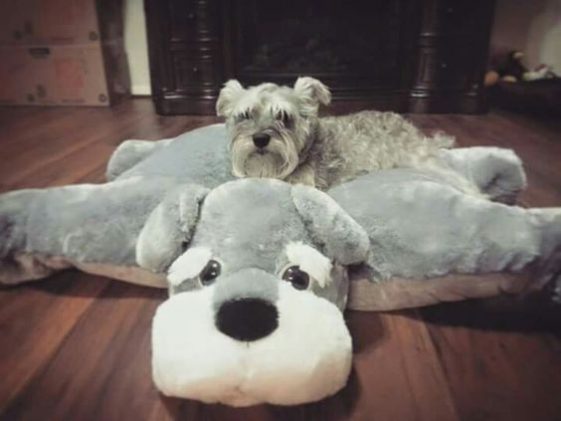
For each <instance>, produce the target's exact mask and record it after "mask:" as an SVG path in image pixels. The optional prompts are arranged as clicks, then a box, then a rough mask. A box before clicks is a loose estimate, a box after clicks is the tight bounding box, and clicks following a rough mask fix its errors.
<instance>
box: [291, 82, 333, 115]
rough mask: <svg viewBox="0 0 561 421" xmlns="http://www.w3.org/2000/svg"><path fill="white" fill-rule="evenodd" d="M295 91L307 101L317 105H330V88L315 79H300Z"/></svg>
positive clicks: (295, 85)
mask: <svg viewBox="0 0 561 421" xmlns="http://www.w3.org/2000/svg"><path fill="white" fill-rule="evenodd" d="M294 91H295V92H296V93H297V94H298V95H299V96H300V97H301V98H302V99H303V100H304V101H305V102H308V103H310V104H313V105H315V107H316V109H317V107H319V104H323V105H329V103H330V102H331V92H329V88H328V87H327V86H325V85H324V84H323V83H321V82H320V81H319V80H317V79H314V78H313V77H307V76H305V77H299V78H298V79H297V80H296V82H295V83H294Z"/></svg>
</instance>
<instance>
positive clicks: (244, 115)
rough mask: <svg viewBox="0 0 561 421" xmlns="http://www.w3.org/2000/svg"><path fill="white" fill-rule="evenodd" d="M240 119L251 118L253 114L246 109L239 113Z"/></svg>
mask: <svg viewBox="0 0 561 421" xmlns="http://www.w3.org/2000/svg"><path fill="white" fill-rule="evenodd" d="M237 118H238V120H240V121H241V120H249V119H250V118H251V114H250V113H249V111H248V110H246V111H244V112H243V113H241V114H238V117H237Z"/></svg>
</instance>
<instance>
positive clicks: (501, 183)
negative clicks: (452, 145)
mask: <svg viewBox="0 0 561 421" xmlns="http://www.w3.org/2000/svg"><path fill="white" fill-rule="evenodd" d="M440 153H441V156H442V158H443V159H444V161H445V162H446V163H447V164H448V165H449V166H450V167H451V168H452V169H453V170H454V171H456V172H458V173H460V174H461V175H463V176H464V177H466V178H467V179H468V180H469V181H470V182H472V183H474V184H475V185H476V186H477V187H478V188H479V189H480V191H481V192H482V193H484V194H485V195H486V196H487V197H488V198H489V199H490V200H492V201H495V202H501V203H506V204H510V205H512V204H514V203H516V198H517V196H518V194H519V193H520V192H521V191H522V190H523V189H524V188H525V187H526V174H525V172H524V167H523V166H522V161H521V160H520V158H519V157H518V156H517V155H516V154H515V153H514V151H512V150H510V149H504V148H496V147H485V146H477V147H471V148H456V149H444V150H442V151H441V152H440Z"/></svg>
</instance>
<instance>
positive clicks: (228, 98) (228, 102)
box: [216, 79, 245, 117]
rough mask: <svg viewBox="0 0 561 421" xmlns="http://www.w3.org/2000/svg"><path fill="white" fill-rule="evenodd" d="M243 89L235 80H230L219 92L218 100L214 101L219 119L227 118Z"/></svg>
mask: <svg viewBox="0 0 561 421" xmlns="http://www.w3.org/2000/svg"><path fill="white" fill-rule="evenodd" d="M244 91H245V89H244V88H243V86H242V85H241V83H240V82H238V81H237V80H234V79H231V80H229V81H228V82H226V83H225V84H224V87H223V88H222V89H221V90H220V94H219V95H218V100H217V101H216V115H217V116H219V117H228V116H229V115H230V114H231V113H232V108H233V105H234V103H235V102H236V100H237V98H238V97H239V95H240V94H241V93H242V92H244Z"/></svg>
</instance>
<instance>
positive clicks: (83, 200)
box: [0, 178, 176, 286]
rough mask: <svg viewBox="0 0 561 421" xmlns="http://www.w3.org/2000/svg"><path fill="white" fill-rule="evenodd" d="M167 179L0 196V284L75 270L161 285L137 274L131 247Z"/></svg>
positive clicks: (144, 273) (167, 184) (170, 183)
mask: <svg viewBox="0 0 561 421" xmlns="http://www.w3.org/2000/svg"><path fill="white" fill-rule="evenodd" d="M174 185H176V182H175V181H174V180H171V179H155V180H150V181H147V180H140V179H136V178H135V179H128V180H124V181H116V182H114V183H108V184H104V185H74V186H67V187H57V188H50V189H45V190H22V191H17V192H12V193H6V194H4V195H1V196H0V282H2V283H7V284H14V283H19V282H23V281H27V280H32V279H39V278H42V277H45V276H48V275H49V274H51V273H52V272H54V271H57V270H60V269H63V268H66V267H77V268H80V269H82V270H84V271H87V272H92V273H98V274H103V275H107V276H112V277H115V278H117V279H122V280H127V281H130V282H135V283H140V284H147V285H152V286H165V284H164V283H163V282H162V280H161V279H159V277H156V276H154V275H150V274H149V273H148V272H147V271H142V270H140V269H138V267H137V266H136V264H135V245H136V240H137V237H138V234H139V233H140V230H141V228H142V227H143V225H144V223H145V221H146V219H147V218H148V215H149V213H150V212H151V211H152V209H154V208H155V207H156V205H157V204H158V203H159V202H160V200H161V199H162V197H163V195H164V194H165V193H166V191H167V190H168V188H171V187H173V186H174Z"/></svg>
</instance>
